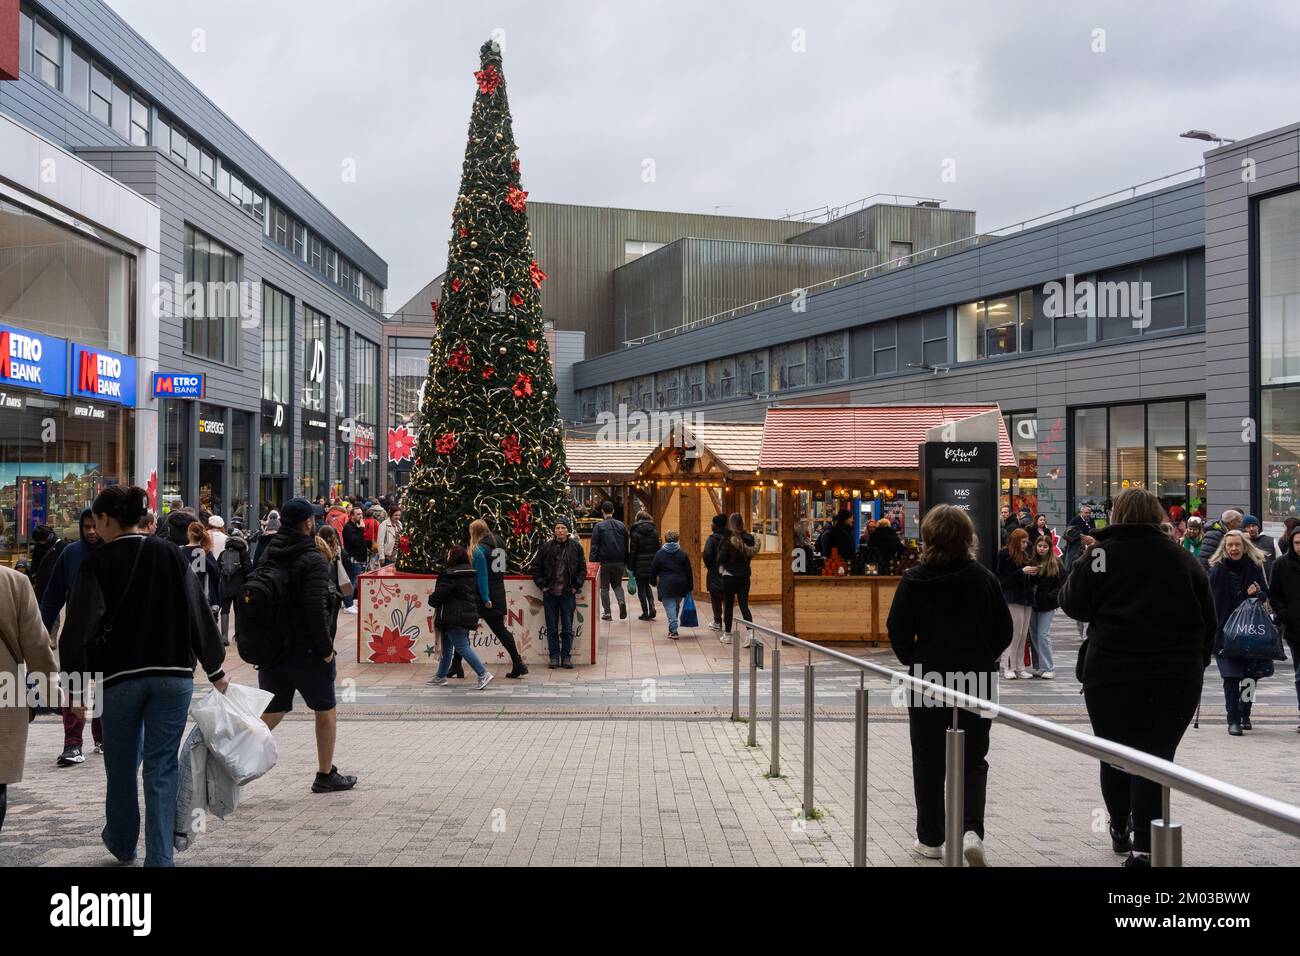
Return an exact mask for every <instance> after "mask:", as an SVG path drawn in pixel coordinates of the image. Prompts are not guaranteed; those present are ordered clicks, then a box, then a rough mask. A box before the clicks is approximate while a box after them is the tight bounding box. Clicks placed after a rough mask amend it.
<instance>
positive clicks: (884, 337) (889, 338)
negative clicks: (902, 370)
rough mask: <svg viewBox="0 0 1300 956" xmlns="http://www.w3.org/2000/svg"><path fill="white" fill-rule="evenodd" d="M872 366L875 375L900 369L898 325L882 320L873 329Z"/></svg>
mask: <svg viewBox="0 0 1300 956" xmlns="http://www.w3.org/2000/svg"><path fill="white" fill-rule="evenodd" d="M871 367H872V369H873V372H872V374H873V375H887V374H889V373H890V372H896V371H898V326H897V324H896V323H895V322H893V321H889V322H881V323H879V324H878V325H875V326H873V327H872V329H871Z"/></svg>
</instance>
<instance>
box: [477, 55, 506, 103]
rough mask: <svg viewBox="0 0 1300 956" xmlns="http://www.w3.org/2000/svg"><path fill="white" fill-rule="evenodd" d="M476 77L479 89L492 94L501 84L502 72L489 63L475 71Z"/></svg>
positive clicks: (486, 94) (483, 92) (488, 94)
mask: <svg viewBox="0 0 1300 956" xmlns="http://www.w3.org/2000/svg"><path fill="white" fill-rule="evenodd" d="M474 79H476V80H478V91H479V92H480V93H482V94H484V95H485V96H491V95H492V94H493V93H495V92H496V91H497V87H498V86H500V85H501V72H500V71H499V70H498V69H497V68H496V67H495V66H492V65H491V64H490V63H489V64H488V65H487V66H486V67H484V68H483V69H481V70H478V71H476V72H475V73H474Z"/></svg>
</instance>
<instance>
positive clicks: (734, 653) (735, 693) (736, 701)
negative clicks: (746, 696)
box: [731, 641, 740, 720]
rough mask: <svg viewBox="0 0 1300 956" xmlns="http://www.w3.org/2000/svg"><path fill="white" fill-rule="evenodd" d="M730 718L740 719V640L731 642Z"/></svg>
mask: <svg viewBox="0 0 1300 956" xmlns="http://www.w3.org/2000/svg"><path fill="white" fill-rule="evenodd" d="M731 719H732V720H740V641H732V642H731Z"/></svg>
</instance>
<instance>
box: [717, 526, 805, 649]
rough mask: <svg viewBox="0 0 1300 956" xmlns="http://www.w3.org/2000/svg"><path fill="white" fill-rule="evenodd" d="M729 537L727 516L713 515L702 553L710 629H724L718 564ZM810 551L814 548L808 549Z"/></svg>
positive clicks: (720, 570)
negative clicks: (720, 550)
mask: <svg viewBox="0 0 1300 956" xmlns="http://www.w3.org/2000/svg"><path fill="white" fill-rule="evenodd" d="M726 537H727V516H726V515H714V516H713V530H712V531H711V532H710V533H709V539H708V540H707V541H705V542H704V553H703V554H702V555H701V559H700V560H701V562H702V563H703V564H704V572H705V574H704V586H705V588H706V589H708V592H709V603H710V604H712V605H713V620H712V621H711V622H710V623H709V630H711V631H721V630H722V601H723V596H724V594H725V589H724V588H723V586H722V568H721V567H720V566H719V565H718V549H720V548H721V547H722V542H723V540H724V539H725V538H726ZM808 550H809V551H810V552H811V551H812V548H811V547H810V548H809V549H808Z"/></svg>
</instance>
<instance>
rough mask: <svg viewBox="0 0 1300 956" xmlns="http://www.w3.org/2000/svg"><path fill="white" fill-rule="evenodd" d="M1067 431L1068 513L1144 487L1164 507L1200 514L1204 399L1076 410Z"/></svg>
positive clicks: (1103, 505) (1104, 504)
mask: <svg viewBox="0 0 1300 956" xmlns="http://www.w3.org/2000/svg"><path fill="white" fill-rule="evenodd" d="M1071 429H1072V435H1071V448H1072V451H1073V465H1072V469H1071V487H1072V496H1073V497H1072V499H1071V509H1072V512H1071V513H1077V512H1078V510H1079V508H1081V507H1082V506H1083V505H1085V504H1086V505H1089V506H1091V507H1092V508H1093V509H1095V510H1102V511H1104V510H1107V509H1109V507H1110V502H1111V500H1112V499H1113V498H1114V497H1115V496H1116V495H1117V494H1119V493H1120V492H1121V491H1123V490H1125V489H1126V488H1146V489H1147V490H1149V491H1150V492H1151V493H1152V494H1154V495H1156V496H1157V497H1159V498H1160V501H1161V502H1162V503H1163V504H1164V506H1165V507H1166V508H1169V507H1172V506H1173V505H1179V506H1181V507H1182V508H1184V509H1185V510H1187V511H1189V512H1192V513H1199V514H1201V515H1204V513H1205V493H1206V486H1205V476H1206V469H1205V465H1206V429H1205V400H1204V399H1200V398H1198V399H1191V400H1187V401H1183V400H1178V401H1171V402H1149V403H1144V404H1143V403H1140V404H1132V405H1108V406H1098V407H1095V408H1076V409H1074V410H1073V412H1072V413H1071Z"/></svg>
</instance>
